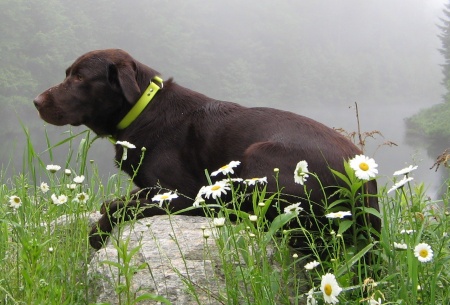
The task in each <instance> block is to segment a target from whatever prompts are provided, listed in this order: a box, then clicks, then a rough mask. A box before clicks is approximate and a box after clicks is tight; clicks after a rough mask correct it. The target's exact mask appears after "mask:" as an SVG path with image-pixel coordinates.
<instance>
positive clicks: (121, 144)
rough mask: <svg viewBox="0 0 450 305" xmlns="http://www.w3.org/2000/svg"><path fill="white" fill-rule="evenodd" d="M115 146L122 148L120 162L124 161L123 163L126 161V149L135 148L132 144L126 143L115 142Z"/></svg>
mask: <svg viewBox="0 0 450 305" xmlns="http://www.w3.org/2000/svg"><path fill="white" fill-rule="evenodd" d="M116 144H117V145H120V146H122V148H123V154H122V160H124V161H125V160H126V159H127V156H128V155H127V151H128V149H133V148H136V146H135V145H134V144H131V143H130V142H128V141H117V142H116Z"/></svg>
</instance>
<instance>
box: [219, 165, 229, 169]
mask: <svg viewBox="0 0 450 305" xmlns="http://www.w3.org/2000/svg"><path fill="white" fill-rule="evenodd" d="M227 168H228V164H227V165H224V166H222V167H221V168H220V169H227Z"/></svg>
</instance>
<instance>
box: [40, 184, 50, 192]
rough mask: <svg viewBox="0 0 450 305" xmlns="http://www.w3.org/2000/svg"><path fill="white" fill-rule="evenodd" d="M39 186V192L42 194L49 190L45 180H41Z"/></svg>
mask: <svg viewBox="0 0 450 305" xmlns="http://www.w3.org/2000/svg"><path fill="white" fill-rule="evenodd" d="M40 188H41V192H42V193H44V194H45V193H47V192H48V191H49V190H50V188H49V187H48V184H47V183H45V182H41V186H40Z"/></svg>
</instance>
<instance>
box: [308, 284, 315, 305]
mask: <svg viewBox="0 0 450 305" xmlns="http://www.w3.org/2000/svg"><path fill="white" fill-rule="evenodd" d="M316 304H317V301H316V299H315V298H314V288H312V289H310V290H309V291H308V293H307V294H306V305H316Z"/></svg>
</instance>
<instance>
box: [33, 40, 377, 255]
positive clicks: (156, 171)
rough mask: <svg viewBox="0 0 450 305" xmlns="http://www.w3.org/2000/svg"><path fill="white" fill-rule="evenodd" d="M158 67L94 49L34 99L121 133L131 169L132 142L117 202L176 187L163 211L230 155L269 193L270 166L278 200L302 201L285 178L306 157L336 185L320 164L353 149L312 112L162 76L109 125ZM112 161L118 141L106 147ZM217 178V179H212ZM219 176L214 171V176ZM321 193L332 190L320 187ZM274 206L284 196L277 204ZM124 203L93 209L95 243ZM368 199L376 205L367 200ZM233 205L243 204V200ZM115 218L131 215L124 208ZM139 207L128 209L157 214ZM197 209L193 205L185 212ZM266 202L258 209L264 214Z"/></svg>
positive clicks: (334, 163)
mask: <svg viewBox="0 0 450 305" xmlns="http://www.w3.org/2000/svg"><path fill="white" fill-rule="evenodd" d="M156 75H159V73H158V72H157V71H155V70H153V69H151V68H149V67H147V66H146V65H144V64H142V63H140V62H138V61H137V60H135V59H133V58H132V57H131V56H130V55H129V54H127V53H126V52H124V51H121V50H115V49H114V50H113V49H110V50H98V51H92V52H89V53H86V54H84V55H82V56H81V57H79V58H78V59H77V60H76V61H75V62H74V63H73V64H72V65H71V66H70V67H69V68H68V69H67V71H66V78H65V80H64V81H63V82H62V83H61V84H59V85H57V86H55V87H52V88H50V89H48V90H46V91H45V92H43V93H42V94H40V95H39V96H38V97H36V99H35V100H34V104H35V105H36V107H37V109H38V110H39V113H40V115H41V117H42V118H43V119H44V120H45V121H47V122H49V123H51V124H54V125H65V124H71V125H81V124H84V125H86V126H87V127H89V128H90V129H92V130H93V131H94V132H95V133H97V134H98V135H100V136H109V135H113V136H114V137H115V138H116V139H117V140H121V141H128V142H130V143H133V144H134V145H136V147H137V148H136V149H132V150H129V151H128V159H127V160H126V161H124V162H123V164H122V169H123V170H124V171H125V172H127V173H128V174H129V175H133V168H136V166H137V164H138V163H139V159H140V155H141V148H142V147H145V148H146V152H145V157H144V160H143V163H142V165H141V166H140V168H139V171H138V172H137V174H136V176H135V178H134V183H135V184H136V186H137V187H138V188H140V189H146V188H148V190H146V191H145V192H136V193H135V194H136V195H135V198H133V200H131V201H130V202H129V203H128V204H127V207H128V208H130V207H135V206H137V205H140V206H143V205H148V204H149V203H151V202H150V200H151V198H152V197H153V196H154V195H155V194H156V193H157V192H158V190H159V189H158V188H154V187H155V186H156V185H157V184H158V183H159V184H160V186H161V187H163V188H167V189H170V190H176V191H177V192H178V193H179V194H182V195H183V196H180V197H179V198H177V199H175V200H173V201H172V202H171V203H170V208H171V210H172V211H179V210H181V209H184V208H186V207H189V206H191V205H192V202H193V200H192V199H191V198H195V196H196V194H197V192H198V191H199V189H200V188H201V187H202V186H204V185H207V180H206V178H205V175H204V170H205V169H207V170H209V171H210V172H211V171H213V170H216V169H218V168H220V167H221V166H223V165H225V164H228V163H229V162H230V161H232V160H238V161H241V162H242V163H241V165H240V166H238V167H237V168H236V170H235V172H236V176H237V177H241V178H244V179H245V178H254V177H267V179H268V191H270V192H274V191H276V183H275V180H274V174H273V170H274V168H279V170H280V171H279V184H280V185H281V186H282V187H284V189H283V193H284V194H286V196H285V199H288V200H290V203H295V202H298V201H302V202H303V204H302V207H303V208H305V210H307V212H309V204H308V203H307V202H306V200H305V199H304V198H305V196H304V189H303V187H302V186H300V185H298V184H295V183H294V169H295V166H296V164H297V162H299V161H301V160H306V161H307V162H308V165H309V171H310V172H313V173H316V174H317V175H318V176H319V178H320V180H321V182H322V184H323V186H325V187H327V186H334V185H336V184H337V181H336V180H335V178H334V176H333V175H332V174H331V172H330V170H329V168H330V167H331V168H333V169H336V170H339V171H343V162H344V160H348V159H349V158H352V157H354V156H355V155H356V154H360V153H361V151H360V150H359V149H358V148H357V147H356V146H355V145H353V144H352V143H351V142H350V141H349V140H348V139H346V138H345V137H343V136H342V135H340V134H339V133H337V132H336V131H334V130H332V129H330V128H328V127H326V126H324V125H322V124H321V123H318V122H316V121H314V120H312V119H309V118H306V117H304V116H301V115H297V114H294V113H291V112H286V111H281V110H276V109H272V108H247V107H243V106H241V105H238V104H235V103H231V102H223V101H218V100H214V99H212V98H209V97H207V96H204V95H202V94H200V93H197V92H194V91H191V90H189V89H187V88H184V87H182V86H180V85H178V84H176V83H175V82H173V81H172V80H171V79H169V80H167V81H165V82H164V88H163V89H162V90H161V91H159V92H158V93H157V94H156V96H155V98H154V99H153V101H152V102H151V104H150V105H148V106H147V107H146V109H145V110H144V112H143V113H142V114H141V115H140V116H139V117H138V118H137V119H136V120H135V121H134V122H133V123H132V124H131V125H130V126H129V127H128V128H126V129H124V130H117V129H116V125H117V124H118V122H119V121H120V120H121V119H122V118H123V117H124V116H125V114H126V113H128V111H129V110H130V108H131V107H132V106H133V104H134V103H135V102H136V101H137V100H138V99H139V97H140V96H141V94H142V92H143V91H144V90H145V88H146V87H147V86H148V84H149V81H150V80H151V79H152V78H153V77H154V76H156ZM115 148H116V160H120V159H121V156H122V148H121V147H120V146H119V145H116V147H115ZM221 178H222V177H221ZM221 178H219V179H221ZM367 187H368V192H369V193H370V194H376V192H377V190H376V182H375V181H372V182H369V183H368V184H367ZM306 188H307V190H308V191H309V192H310V200H311V201H312V202H314V203H315V204H314V205H313V209H314V212H315V213H316V215H319V216H323V214H324V211H323V207H322V202H323V200H324V196H323V193H322V190H320V187H319V185H318V183H317V181H316V180H315V179H314V178H312V177H310V178H309V179H308V180H307V183H306ZM327 192H328V193H327V196H329V195H331V194H332V192H334V190H333V189H329V190H327ZM281 204H282V207H284V206H286V205H288V204H289V203H288V202H281ZM123 205H124V203H123V201H122V200H121V199H118V200H115V201H112V202H109V203H107V204H104V206H103V207H102V210H101V211H102V213H104V215H103V217H102V218H101V219H100V220H99V222H98V224H97V225H96V226H94V227H93V228H92V232H91V235H90V243H91V245H92V246H93V247H94V248H97V249H98V248H100V247H101V246H102V244H103V242H104V240H105V238H106V236H107V234H106V233H108V232H110V231H111V230H112V227H113V226H114V224H115V223H117V221H118V220H117V219H116V217H115V216H114V215H113V213H114V212H115V211H116V210H117V209H118V208H120V207H122V206H123ZM369 205H370V206H371V207H373V208H376V209H378V202H377V200H376V198H372V199H370V202H369ZM242 209H243V210H246V211H251V209H252V204H251V203H246V204H244V205H243V206H242ZM127 211H128V213H126V216H125V220H127V219H129V218H132V217H133V212H132V209H128V210H127ZM164 213H165V211H164V210H163V209H160V208H158V207H155V206H153V205H152V206H149V207H148V208H146V209H145V210H143V211H142V212H141V213H140V214H138V215H137V217H139V218H140V217H148V216H153V215H157V214H164ZM189 214H191V215H201V214H202V209H195V210H192V211H190V212H189ZM276 215H277V210H276V209H275V208H271V209H269V212H268V214H267V217H268V218H269V220H273V218H274V217H276ZM369 222H370V223H371V224H372V226H373V227H374V228H375V229H376V230H378V231H379V230H380V220H379V219H378V218H376V217H373V216H370V217H369Z"/></svg>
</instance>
